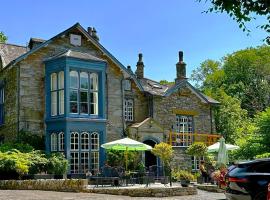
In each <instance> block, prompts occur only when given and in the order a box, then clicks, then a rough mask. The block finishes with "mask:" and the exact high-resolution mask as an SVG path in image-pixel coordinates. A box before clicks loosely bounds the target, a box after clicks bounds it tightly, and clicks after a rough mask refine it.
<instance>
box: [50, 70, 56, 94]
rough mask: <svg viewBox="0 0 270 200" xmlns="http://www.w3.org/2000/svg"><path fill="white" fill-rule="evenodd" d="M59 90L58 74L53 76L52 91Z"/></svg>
mask: <svg viewBox="0 0 270 200" xmlns="http://www.w3.org/2000/svg"><path fill="white" fill-rule="evenodd" d="M53 90H57V74H56V73H52V74H51V91H53Z"/></svg>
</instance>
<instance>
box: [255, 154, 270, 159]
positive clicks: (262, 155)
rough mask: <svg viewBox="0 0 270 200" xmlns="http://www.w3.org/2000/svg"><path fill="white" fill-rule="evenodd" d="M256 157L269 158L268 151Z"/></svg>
mask: <svg viewBox="0 0 270 200" xmlns="http://www.w3.org/2000/svg"><path fill="white" fill-rule="evenodd" d="M256 158H270V153H263V154H260V155H257V156H256Z"/></svg>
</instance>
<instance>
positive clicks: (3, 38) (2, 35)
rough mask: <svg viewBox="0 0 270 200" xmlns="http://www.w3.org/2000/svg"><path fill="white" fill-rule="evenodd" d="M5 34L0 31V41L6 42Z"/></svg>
mask: <svg viewBox="0 0 270 200" xmlns="http://www.w3.org/2000/svg"><path fill="white" fill-rule="evenodd" d="M7 39H8V38H7V36H5V34H4V33H3V32H2V31H1V32H0V42H4V43H5V42H6V41H7Z"/></svg>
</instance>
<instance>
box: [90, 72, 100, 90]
mask: <svg viewBox="0 0 270 200" xmlns="http://www.w3.org/2000/svg"><path fill="white" fill-rule="evenodd" d="M90 84H91V85H90V89H91V90H93V91H97V90H98V75H97V74H96V73H91V74H90Z"/></svg>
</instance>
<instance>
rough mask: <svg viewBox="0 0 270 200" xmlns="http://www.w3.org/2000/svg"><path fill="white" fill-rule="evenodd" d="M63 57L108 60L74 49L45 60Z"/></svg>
mask: <svg viewBox="0 0 270 200" xmlns="http://www.w3.org/2000/svg"><path fill="white" fill-rule="evenodd" d="M62 57H69V58H78V59H82V60H92V61H97V62H107V61H106V60H103V59H101V58H98V57H96V56H94V55H92V54H89V53H85V52H80V51H74V50H71V49H69V50H66V51H64V52H62V53H60V54H58V55H55V56H52V57H50V58H48V59H46V60H45V61H48V60H53V59H57V58H62Z"/></svg>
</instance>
